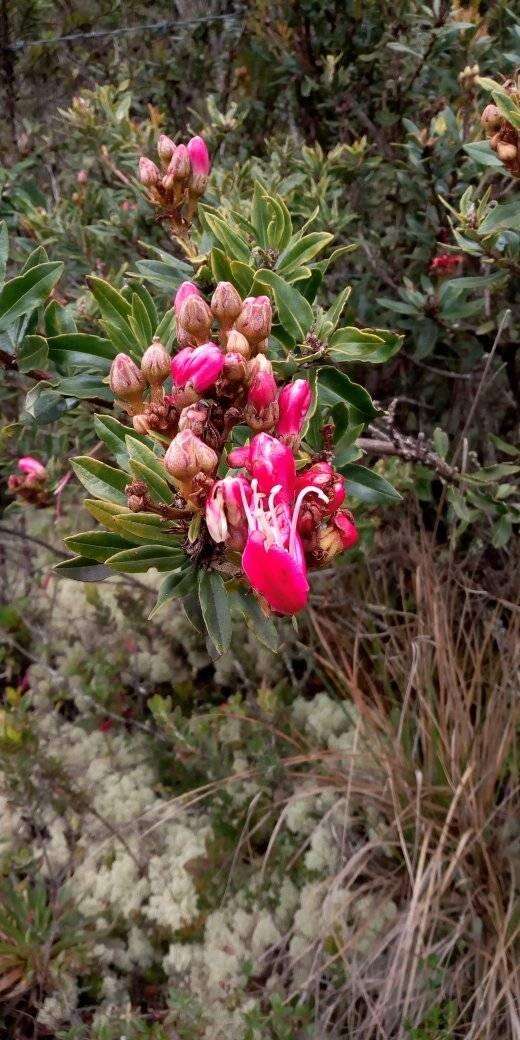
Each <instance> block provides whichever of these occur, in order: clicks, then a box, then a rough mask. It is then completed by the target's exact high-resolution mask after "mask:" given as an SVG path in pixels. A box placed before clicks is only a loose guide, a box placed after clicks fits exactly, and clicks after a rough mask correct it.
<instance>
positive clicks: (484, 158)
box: [462, 141, 504, 170]
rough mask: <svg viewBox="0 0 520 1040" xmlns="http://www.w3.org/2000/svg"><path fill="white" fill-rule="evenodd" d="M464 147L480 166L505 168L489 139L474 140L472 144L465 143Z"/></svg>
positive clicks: (467, 153)
mask: <svg viewBox="0 0 520 1040" xmlns="http://www.w3.org/2000/svg"><path fill="white" fill-rule="evenodd" d="M462 149H463V151H464V152H466V155H469V157H470V159H473V162H476V163H477V164H478V165H479V166H491V167H493V168H494V169H495V170H496V169H497V168H498V169H499V170H503V169H504V164H503V162H502V160H501V159H499V158H498V155H496V154H495V152H494V151H493V149H492V147H491V145H490V143H489V141H473V142H472V143H471V144H464V145H463V146H462Z"/></svg>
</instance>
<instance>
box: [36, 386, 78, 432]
mask: <svg viewBox="0 0 520 1040" xmlns="http://www.w3.org/2000/svg"><path fill="white" fill-rule="evenodd" d="M75 404H76V401H75V400H69V401H67V400H66V399H65V398H64V397H63V396H62V395H61V394H59V393H57V391H56V390H53V389H52V387H49V383H48V382H47V381H46V380H42V381H41V382H40V383H36V385H35V386H33V388H32V390H29V393H28V394H27V397H26V398H25V403H24V410H25V412H27V414H28V415H30V416H31V417H32V418H33V419H34V421H35V422H37V423H38V425H39V426H45V425H46V424H47V423H51V422H56V419H59V417H60V415H63V413H64V412H66V411H68V410H69V409H70V408H71V407H73V406H74V405H75Z"/></svg>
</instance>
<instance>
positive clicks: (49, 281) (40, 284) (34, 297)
mask: <svg viewBox="0 0 520 1040" xmlns="http://www.w3.org/2000/svg"><path fill="white" fill-rule="evenodd" d="M63 266H64V265H63V263H61V261H58V262H52V263H46V264H38V265H37V267H32V268H31V270H30V271H26V273H25V274H21V275H19V276H18V277H17V278H12V279H11V281H9V282H6V283H5V285H4V287H3V289H2V291H1V292H0V332H3V331H5V329H8V328H9V326H10V325H12V324H13V323H14V322H15V321H16V319H17V318H19V317H21V315H22V314H30V313H31V312H32V311H33V310H35V308H36V307H39V306H40V304H41V303H43V301H44V299H45V298H46V297H47V296H48V295H49V293H50V292H51V290H52V289H53V288H54V286H55V285H56V282H57V281H58V279H59V278H60V276H61V273H62V271H63Z"/></svg>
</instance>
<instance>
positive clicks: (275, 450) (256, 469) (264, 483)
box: [229, 433, 296, 501]
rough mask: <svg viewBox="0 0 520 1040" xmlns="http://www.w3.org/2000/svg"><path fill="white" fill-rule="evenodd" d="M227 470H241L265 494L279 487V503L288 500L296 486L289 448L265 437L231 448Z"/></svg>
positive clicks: (291, 454) (260, 434) (261, 434)
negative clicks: (229, 467) (245, 471)
mask: <svg viewBox="0 0 520 1040" xmlns="http://www.w3.org/2000/svg"><path fill="white" fill-rule="evenodd" d="M229 464H230V466H244V467H245V468H246V469H247V471H248V473H249V474H250V475H251V477H252V478H253V479H255V480H257V481H258V490H259V491H261V492H262V493H263V494H268V493H269V492H271V491H272V489H273V488H274V487H275V486H276V485H277V484H280V485H281V488H282V490H281V491H280V492H279V497H280V501H282V500H287V499H292V496H293V495H294V489H295V484H296V465H295V462H294V455H293V453H292V451H291V449H290V448H288V447H287V446H286V445H285V444H282V443H281V442H280V441H279V440H277V439H276V437H271V435H270V434H269V433H258V434H257V435H256V436H255V437H253V439H252V441H251V442H250V443H249V444H246V445H244V447H242V448H234V449H233V451H231V452H230V454H229Z"/></svg>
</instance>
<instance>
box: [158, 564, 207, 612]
mask: <svg viewBox="0 0 520 1040" xmlns="http://www.w3.org/2000/svg"><path fill="white" fill-rule="evenodd" d="M196 582H197V571H196V570H195V567H193V565H192V564H188V566H186V567H179V569H178V570H176V571H174V572H173V574H168V576H167V577H166V578H165V579H164V581H162V582H161V585H160V588H159V594H158V596H157V602H156V604H155V606H154V608H153V610H152V611H151V613H150V614H149V615H148V620H149V621H150V620H151V619H152V618H154V617H155V615H156V614H157V613H158V611H159V610H161V608H162V607H164V606H165V604H166V603H170V602H171V601H172V600H173V599H179V598H182V597H183V596H186V595H188V594H189V593H190V592H192V590H193V588H194V587H195V585H196Z"/></svg>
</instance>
